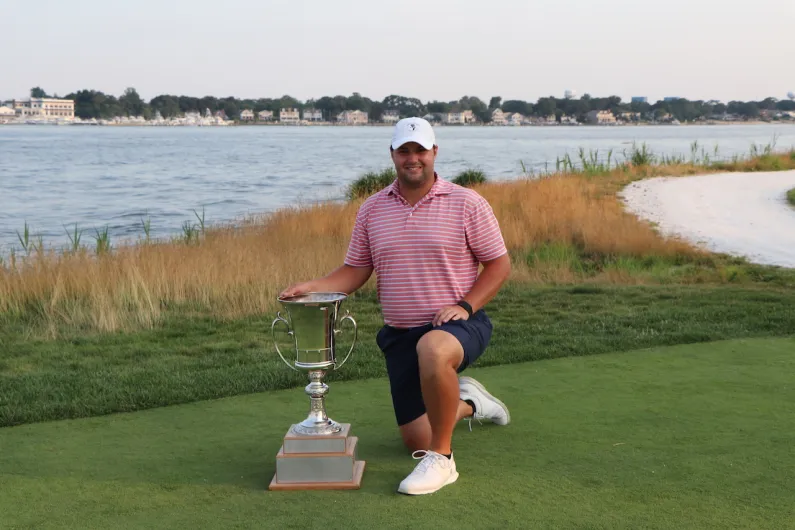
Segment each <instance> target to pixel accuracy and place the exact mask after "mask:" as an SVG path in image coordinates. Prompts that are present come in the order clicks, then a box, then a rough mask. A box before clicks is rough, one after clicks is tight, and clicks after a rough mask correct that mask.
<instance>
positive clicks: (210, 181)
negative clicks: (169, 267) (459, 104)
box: [0, 124, 795, 255]
mask: <svg viewBox="0 0 795 530" xmlns="http://www.w3.org/2000/svg"><path fill="white" fill-rule="evenodd" d="M435 130H436V135H437V141H438V144H439V146H440V150H439V157H438V159H437V163H436V168H437V171H438V172H439V174H440V175H442V176H443V177H445V178H453V177H454V176H455V174H456V173H458V172H460V171H462V170H464V169H468V168H475V169H480V170H482V171H484V172H485V173H486V175H487V176H488V178H489V179H490V180H493V181H498V180H510V179H514V178H520V177H521V176H522V171H523V167H524V168H525V169H528V170H529V169H533V170H535V171H542V170H544V169H549V170H553V169H554V168H555V160H556V158H558V157H563V156H565V155H566V154H568V155H569V156H571V157H572V158H574V159H575V160H576V158H577V156H578V150H579V148H584V149H585V150H586V151H588V150H598V152H599V158H600V159H605V158H606V157H607V154H608V151H609V150H611V149H612V150H613V151H612V159H613V160H616V159H619V160H620V159H622V158H623V156H622V152H623V151H625V150H629V149H630V148H631V144H632V142H637V143H643V142H645V143H646V144H647V145H648V146H649V147H650V148H651V149H652V150H653V151H654V152H655V153H656V154H658V155H661V154H666V155H676V154H679V155H684V156H686V157H687V158H689V157H690V150H691V144H692V142H694V141H695V142H698V145H699V151H701V149H702V148H703V149H704V151H705V152H706V153H707V154H709V155H710V157H711V158H715V146H717V157H718V158H722V159H729V158H731V157H732V156H733V155H735V154H747V153H748V152H749V149H750V147H751V145H752V144H753V143H755V144H757V145H764V144H769V143H771V142H772V141H774V140H775V142H776V147H777V148H779V149H788V148H792V147H793V146H795V125H790V124H775V125H774V124H770V125H768V124H764V125H710V126H695V125H688V126H624V127H436V129H435ZM391 132H392V131H391V128H390V127H373V126H368V127H323V126H312V127H286V126H248V127H74V126H72V127H68V126H66V127H57V126H7V125H6V126H0V255H3V254H7V253H8V252H9V251H10V250H11V249H12V248H16V249H17V250H19V249H20V243H19V240H18V235H17V233H21V232H22V231H23V227H24V225H25V223H26V222H27V224H28V225H29V226H30V229H31V233H32V234H33V235H35V236H38V235H40V236H41V237H42V238H43V241H44V244H45V247H54V248H62V247H65V246H67V245H68V243H69V238H68V236H67V231H69V232H72V231H73V230H74V227H75V225H77V227H78V229H79V230H84V234H83V238H84V243H86V244H88V245H92V243H93V237H92V236H94V235H96V231H97V230H102V229H103V228H104V227H106V226H107V227H108V230H109V233H110V236H111V242H112V243H113V244H117V243H118V242H119V241H122V240H134V239H136V238H138V237H142V236H143V228H142V219H146V218H150V219H151V227H152V237H169V236H171V235H175V234H180V233H181V231H182V225H183V223H184V222H189V223H197V222H198V221H197V219H196V217H195V215H194V213H193V211H194V210H195V211H197V212H199V213H201V211H202V209H204V212H205V216H206V217H205V218H206V221H207V223H208V224H213V223H220V222H228V221H234V220H235V219H239V218H240V217H241V216H245V215H249V214H256V213H262V212H269V211H273V210H275V209H278V208H281V207H285V206H289V205H299V204H312V203H314V202H318V201H335V200H342V199H343V198H344V195H345V190H346V187H347V186H348V185H349V184H350V183H351V182H352V181H354V180H355V179H356V178H358V177H359V176H361V174H362V173H364V172H366V171H370V170H380V169H383V168H386V167H389V165H390V164H391V161H390V159H389V141H390V136H391Z"/></svg>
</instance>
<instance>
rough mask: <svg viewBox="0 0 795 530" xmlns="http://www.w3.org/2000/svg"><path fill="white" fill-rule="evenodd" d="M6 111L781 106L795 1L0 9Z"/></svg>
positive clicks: (337, 0)
mask: <svg viewBox="0 0 795 530" xmlns="http://www.w3.org/2000/svg"><path fill="white" fill-rule="evenodd" d="M0 5H2V6H3V9H2V14H3V18H2V22H1V23H0V50H3V52H4V53H3V54H2V61H1V62H0V99H7V98H22V97H26V96H27V95H28V92H29V89H30V88H31V87H33V86H37V85H38V86H41V87H42V88H44V89H45V90H46V91H47V92H48V93H58V94H59V95H65V94H67V93H68V92H71V91H75V90H79V89H82V88H93V89H97V90H102V91H103V92H107V93H111V94H115V95H119V94H121V92H122V91H123V90H124V89H125V87H128V86H132V87H135V88H136V89H137V90H138V92H139V93H140V94H141V96H142V97H144V98H145V99H150V98H152V97H154V96H156V95H158V94H162V93H169V94H184V95H191V96H197V97H198V96H204V95H213V96H218V97H221V96H236V97H279V96H281V95H283V94H290V95H292V96H294V97H297V98H298V99H301V100H305V99H307V98H312V97H314V98H318V97H321V96H324V95H336V94H342V95H350V94H351V93H353V92H360V93H361V94H362V95H364V96H368V97H370V98H373V99H382V98H383V97H385V96H387V95H389V94H400V95H406V96H412V97H418V98H420V99H422V100H423V101H428V100H433V99H439V100H445V101H449V100H453V99H458V98H460V97H461V96H463V95H472V96H478V97H480V98H481V99H484V100H485V101H486V102H488V98H490V97H491V96H495V95H499V96H502V98H503V99H524V100H530V101H535V100H536V99H537V98H538V97H542V96H548V95H556V96H558V97H562V95H563V91H564V90H565V89H572V90H575V91H576V92H577V93H578V94H583V93H586V92H587V93H589V94H591V95H593V96H608V95H613V94H615V95H619V96H621V97H622V98H624V99H629V97H631V96H633V95H645V96H648V97H649V98H650V100H657V99H658V98H662V97H663V96H681V97H687V98H690V99H713V98H714V99H720V100H723V101H729V100H731V99H743V100H748V99H761V98H764V97H767V96H774V97H778V98H784V97H785V95H786V93H787V91H789V90H795V67H793V64H795V26H793V21H795V0H755V1H754V2H747V1H741V0H720V1H719V0H664V1H657V2H651V1H648V0H635V1H629V0H601V1H594V0H530V1H528V0H523V1H522V0H514V1H508V0H489V1H482V0H481V1H474V0H455V1H454V0H425V1H418V0H403V1H401V2H384V1H376V0H333V1H328V0H312V1H310V0H225V1H207V0H190V1H188V0H135V1H129V0H115V1H111V2H109V1H107V0H104V1H98V0H73V1H71V2H67V1H65V0H39V1H37V2H33V3H31V2H29V1H26V2H23V1H22V0H0Z"/></svg>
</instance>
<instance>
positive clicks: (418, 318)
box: [345, 176, 508, 328]
mask: <svg viewBox="0 0 795 530" xmlns="http://www.w3.org/2000/svg"><path fill="white" fill-rule="evenodd" d="M506 252H508V250H507V249H506V248H505V242H504V241H503V238H502V233H501V232H500V227H499V224H498V223H497V219H496V217H495V216H494V212H493V211H492V209H491V206H490V205H489V203H488V202H487V201H486V199H484V198H483V197H481V196H480V195H479V194H478V193H477V192H475V191H473V190H471V189H468V188H464V187H462V186H458V185H456V184H453V183H451V182H447V181H445V180H442V179H441V178H440V177H438V176H437V177H436V182H434V184H433V187H432V188H431V189H430V191H429V192H428V193H427V194H426V195H425V197H423V198H422V199H420V201H419V202H418V203H417V204H415V205H414V206H411V205H410V204H409V203H408V202H407V201H406V199H404V198H403V197H401V195H400V193H399V191H398V181H397V180H395V181H394V182H393V183H392V184H391V185H390V186H388V187H386V188H385V189H383V190H381V191H379V192H378V193H376V194H374V195H372V196H370V197H369V198H368V199H367V200H366V201H365V202H364V204H362V206H361V207H360V208H359V212H358V213H357V215H356V223H355V225H354V228H353V234H352V235H351V242H350V244H349V246H348V252H347V255H346V257H345V264H346V265H350V266H352V267H368V266H372V267H373V268H374V270H375V274H376V284H377V288H378V299H379V301H380V303H381V310H382V312H383V316H384V323H386V324H388V325H390V326H394V327H398V328H407V327H414V326H421V325H423V324H427V323H428V322H431V321H432V320H433V316H434V315H435V314H436V312H437V311H438V310H439V309H441V308H442V307H445V306H449V305H454V304H455V303H456V302H458V301H459V300H461V299H462V298H463V297H464V296H465V295H466V294H467V293H468V292H469V291H470V289H472V285H473V284H474V283H475V280H476V279H477V277H478V265H479V263H480V262H483V261H489V260H492V259H495V258H498V257H500V256H502V255H503V254H505V253H506Z"/></svg>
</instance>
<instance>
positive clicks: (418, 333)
mask: <svg viewBox="0 0 795 530" xmlns="http://www.w3.org/2000/svg"><path fill="white" fill-rule="evenodd" d="M438 151H439V147H438V145H437V144H436V139H435V134H434V131H433V128H432V127H431V125H430V123H428V122H427V121H425V120H423V119H420V118H407V119H403V120H401V121H399V122H398V123H397V125H396V126H395V128H394V132H393V137H392V142H391V145H390V154H391V157H392V161H393V163H394V165H395V169H396V172H397V178H396V179H395V181H394V182H393V183H392V184H391V185H389V186H388V187H386V188H385V189H383V190H381V191H379V192H377V193H375V194H373V195H371V196H370V197H369V198H367V200H365V201H364V203H363V204H362V205H361V206H360V208H359V211H358V213H357V216H356V223H355V225H354V229H353V234H352V235H351V241H350V244H349V246H348V252H347V255H346V257H345V261H344V264H343V265H342V266H341V267H339V268H337V269H335V270H334V271H332V272H331V273H329V274H328V275H327V276H324V277H323V278H317V279H314V280H311V281H307V282H302V283H299V284H296V285H293V286H291V287H289V288H287V289H285V290H284V291H282V293H281V295H280V296H282V297H290V296H297V295H300V294H305V293H308V292H344V293H352V292H354V291H356V290H357V289H359V288H360V287H362V286H363V285H364V284H365V283H366V282H367V280H368V279H369V278H370V275H371V274H372V273H373V272H375V274H376V278H377V288H378V299H379V301H380V304H381V310H382V313H383V316H384V326H383V328H381V330H380V331H379V332H378V335H377V336H376V342H377V343H378V346H379V348H381V350H382V351H383V352H384V358H385V360H386V367H387V372H388V374H389V385H390V390H391V393H392V403H393V406H394V410H395V418H396V420H397V424H398V426H399V429H400V434H401V436H402V437H403V442H404V443H405V444H406V446H407V447H408V448H409V449H411V450H412V451H414V457H415V458H416V459H420V462H419V463H418V464H417V466H416V467H415V469H414V471H413V472H412V473H411V474H409V475H408V476H407V477H406V478H405V479H404V480H403V481H402V482H401V483H400V486H399V487H398V491H399V492H401V493H406V494H409V495H421V494H425V493H433V492H434V491H437V490H439V489H440V488H442V487H444V486H446V485H447V484H451V483H453V482H455V481H456V479H457V478H458V472H457V471H456V465H455V460H454V459H453V451H452V437H453V429H454V428H455V424H456V422H458V421H459V420H461V419H463V418H476V419H488V420H491V421H492V422H494V423H496V424H498V425H506V424H507V423H508V422H509V421H510V414H509V413H508V409H507V407H506V406H505V404H503V403H502V402H501V401H500V400H499V399H497V398H495V397H494V396H492V395H491V394H489V392H488V391H487V390H486V389H485V388H484V387H483V385H481V384H480V383H479V382H478V381H476V380H475V379H473V378H471V377H464V376H462V377H458V374H459V373H461V372H462V371H463V370H464V369H465V368H466V367H467V366H469V365H470V364H472V363H473V362H475V360H476V359H477V358H478V357H480V355H481V354H482V353H483V351H484V350H485V349H486V346H487V345H488V343H489V340H490V339H491V333H492V324H491V321H490V320H489V317H488V316H487V315H486V313H485V311H484V310H483V306H485V305H486V303H488V301H489V300H491V299H492V298H493V297H494V296H495V295H496V294H497V292H498V290H499V289H500V287H501V286H502V284H503V283H504V282H505V280H506V279H507V278H508V275H509V274H510V271H511V262H510V259H509V257H508V252H507V249H506V247H505V243H504V240H503V237H502V233H501V232H500V227H499V224H498V223H497V219H496V217H495V216H494V213H493V211H492V209H491V206H490V205H489V203H488V202H487V201H486V200H485V199H484V198H483V197H482V196H480V195H479V194H478V193H477V192H475V191H474V190H471V189H468V188H464V187H461V186H458V185H455V184H453V183H451V182H448V181H445V180H443V179H442V178H441V177H439V175H437V173H436V171H435V170H434V162H435V160H436V156H437V154H438ZM480 265H482V266H483V271H482V272H481V273H480V274H478V270H479V267H480Z"/></svg>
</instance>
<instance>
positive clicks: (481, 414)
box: [458, 376, 511, 428]
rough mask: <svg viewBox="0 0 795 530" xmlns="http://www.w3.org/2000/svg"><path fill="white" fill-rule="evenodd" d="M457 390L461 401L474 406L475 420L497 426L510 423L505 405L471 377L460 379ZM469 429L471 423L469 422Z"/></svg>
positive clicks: (509, 415)
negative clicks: (487, 421) (468, 402)
mask: <svg viewBox="0 0 795 530" xmlns="http://www.w3.org/2000/svg"><path fill="white" fill-rule="evenodd" d="M458 388H459V390H460V392H461V396H460V397H461V399H462V400H463V401H471V402H472V403H474V404H475V415H474V416H473V417H474V418H475V419H476V420H478V421H480V420H482V419H485V420H490V421H491V422H493V423H496V424H497V425H508V424H509V423H510V422H511V413H510V412H508V407H506V406H505V403H503V402H502V401H500V400H499V399H497V398H495V397H494V396H492V395H491V394H489V392H488V390H486V388H485V387H484V386H483V385H481V384H480V383H478V382H477V381H476V380H474V379H472V378H471V377H466V376H464V377H460V378H459V379H458ZM470 428H472V423H471V422H470Z"/></svg>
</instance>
